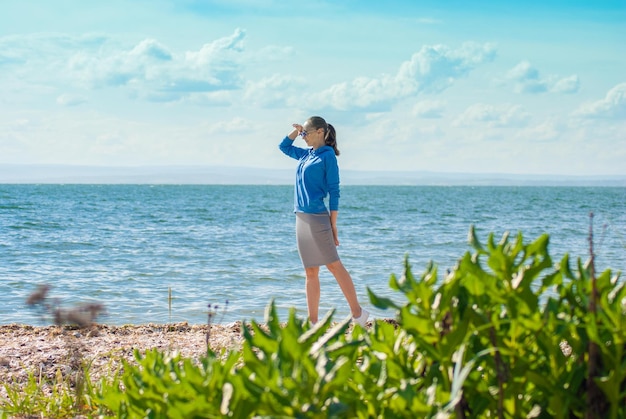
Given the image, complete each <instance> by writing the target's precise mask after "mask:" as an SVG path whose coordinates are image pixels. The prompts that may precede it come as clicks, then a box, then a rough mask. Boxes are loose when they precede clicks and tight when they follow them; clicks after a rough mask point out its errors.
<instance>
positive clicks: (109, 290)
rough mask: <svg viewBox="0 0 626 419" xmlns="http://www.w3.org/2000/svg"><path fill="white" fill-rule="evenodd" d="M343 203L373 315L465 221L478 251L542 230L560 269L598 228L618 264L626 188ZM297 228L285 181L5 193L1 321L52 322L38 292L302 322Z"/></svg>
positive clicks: (0, 226) (354, 190)
mask: <svg viewBox="0 0 626 419" xmlns="http://www.w3.org/2000/svg"><path fill="white" fill-rule="evenodd" d="M340 205H341V206H340V211H339V221H338V226H339V239H340V246H339V248H338V250H339V255H340V257H341V259H342V261H343V263H344V265H345V266H346V268H347V269H348V271H349V272H350V273H351V275H352V278H353V280H354V283H355V286H356V289H357V294H358V296H359V299H360V301H361V303H362V305H363V306H364V307H366V308H367V309H368V310H370V311H371V312H372V314H373V317H378V318H383V317H393V316H394V315H395V313H393V312H387V311H381V310H377V309H375V308H374V307H372V305H371V304H370V302H369V299H368V293H367V290H368V289H369V290H371V291H372V292H374V293H375V294H377V295H379V296H385V297H388V298H392V299H394V300H397V301H399V302H401V301H402V298H403V297H402V296H401V295H399V294H397V293H396V292H394V291H392V290H391V289H390V288H389V279H390V276H391V275H392V274H395V275H401V274H402V271H403V264H404V260H405V258H408V261H409V263H410V264H411V266H412V270H413V273H414V274H418V275H419V274H421V273H422V272H423V271H424V270H425V269H426V266H427V265H428V264H429V262H433V263H435V264H436V265H437V266H438V269H439V275H440V277H441V278H443V275H444V273H445V272H446V270H447V269H450V268H452V267H453V266H454V265H455V264H456V262H457V261H458V260H459V259H460V258H461V257H462V256H463V255H464V254H465V253H466V252H471V251H472V248H471V247H470V246H469V244H468V241H467V238H468V232H469V230H470V227H471V226H474V228H475V230H476V232H477V234H478V237H479V239H480V240H481V241H483V242H484V241H485V240H486V239H487V237H488V235H489V234H490V233H493V234H494V235H495V238H496V241H497V240H499V239H500V238H501V237H502V236H503V235H504V234H506V233H507V232H508V233H510V234H511V235H513V236H515V235H517V234H518V233H519V232H521V233H522V234H523V236H524V239H525V241H527V242H530V241H532V240H535V239H536V238H538V237H539V236H540V235H542V234H544V233H547V234H549V235H550V245H549V250H550V254H551V256H552V258H553V260H554V261H555V262H557V261H559V260H560V259H561V258H562V257H563V256H564V255H565V254H566V253H567V254H569V255H570V258H571V259H572V260H573V261H576V259H577V258H580V259H581V260H582V261H586V260H588V259H589V255H590V246H589V243H590V242H589V238H590V231H592V232H593V243H594V251H595V255H596V259H595V260H596V270H598V271H604V270H605V269H611V270H612V271H613V272H616V273H617V272H618V271H622V272H623V271H624V269H625V268H626V188H624V187H595V186H594V187H567V186H550V187H544V186H387V185H376V186H358V185H348V186H343V187H342V190H341V203H340ZM591 214H593V217H592V216H591ZM294 224H295V217H294V214H293V187H292V186H290V185H249V186H246V185H147V184H142V185H127V184H117V185H85V184H14V185H12V184H1V185H0V296H1V298H2V304H0V324H4V325H6V324H28V325H47V324H52V322H53V320H52V319H51V318H50V316H49V315H48V313H47V312H46V311H45V310H42V309H41V308H37V307H36V306H29V305H27V304H26V299H27V298H28V296H29V295H30V294H31V293H32V292H33V291H35V290H36V289H37V287H38V286H40V285H42V284H46V285H49V286H50V287H51V288H50V291H49V301H50V302H52V303H53V304H54V305H56V306H60V307H65V308H71V307H74V306H75V305H77V304H81V303H100V304H103V305H104V307H105V309H106V313H105V314H103V315H101V316H100V317H99V318H98V322H100V323H105V324H112V325H123V324H148V323H157V324H164V323H174V322H188V323H189V324H202V323H206V322H207V321H209V317H211V321H212V322H213V323H230V322H235V321H250V320H255V321H258V322H263V321H264V318H265V317H264V316H265V311H266V309H267V307H268V305H269V304H270V302H272V301H273V302H274V304H275V306H276V308H277V311H278V314H279V316H280V317H281V319H284V320H286V319H287V316H288V313H289V311H290V310H295V313H296V315H298V316H301V317H303V318H304V317H306V297H305V289H304V274H303V269H302V267H301V263H300V259H299V256H298V252H297V249H296V243H295V232H294V227H295V225H294ZM320 279H321V304H320V312H321V313H322V314H324V313H327V312H328V311H330V310H335V314H334V318H336V319H342V318H345V317H346V316H348V315H349V314H350V313H349V309H348V305H347V303H346V301H345V299H344V297H343V295H342V293H341V291H340V289H339V286H338V285H337V283H336V282H335V280H334V278H333V277H332V275H330V273H329V272H328V271H327V270H326V269H325V268H322V269H321V275H320ZM620 280H623V278H620ZM209 314H211V315H209Z"/></svg>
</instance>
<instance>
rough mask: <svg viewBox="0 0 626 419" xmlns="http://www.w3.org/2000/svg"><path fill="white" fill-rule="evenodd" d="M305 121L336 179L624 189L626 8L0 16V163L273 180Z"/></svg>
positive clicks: (141, 6) (569, 4)
mask: <svg viewBox="0 0 626 419" xmlns="http://www.w3.org/2000/svg"><path fill="white" fill-rule="evenodd" d="M510 3H514V4H510ZM310 115H321V116H323V117H325V118H326V119H327V120H328V121H329V122H331V123H332V124H334V125H335V127H336V129H337V133H338V143H339V148H340V149H341V151H342V155H341V156H340V160H339V161H340V165H341V167H342V168H343V169H352V170H426V171H435V172H469V173H511V174H539V175H541V174H545V175H583V176H587V175H626V2H624V1H623V0H622V1H584V2H583V1H550V0H548V1H518V2H488V1H474V2H472V1H469V2H461V1H453V2H444V1H419V2H418V1H406V2H403V1H385V2H382V1H357V0H348V1H341V0H332V1H331V0H327V1H321V0H312V1H279V0H257V1H253V0H221V1H207V0H182V1H173V0H172V1H167V0H151V1H147V0H146V1H141V0H138V1H132V2H131V1H118V0H109V1H106V2H95V1H70V0H67V1H63V0H45V1H40V0H33V1H28V2H25V1H19V0H2V1H1V2H0V164H63V165H66V164H69V165H95V166H111V165H113V166H115V165H121V166H142V165H203V166H211V165H227V166H241V167H255V168H259V167H260V168H278V169H284V168H290V167H293V161H291V160H290V159H289V158H287V157H285V156H284V155H282V154H281V153H280V152H279V151H278V148H277V145H278V143H279V142H280V140H281V139H282V138H283V136H284V135H285V134H286V133H287V132H288V131H289V130H290V127H291V124H292V123H293V122H300V123H302V122H304V120H305V119H306V118H307V117H308V116H310ZM299 141H300V140H299ZM299 144H301V145H304V143H302V142H300V143H299Z"/></svg>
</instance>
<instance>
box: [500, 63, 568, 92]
mask: <svg viewBox="0 0 626 419" xmlns="http://www.w3.org/2000/svg"><path fill="white" fill-rule="evenodd" d="M506 79H507V80H508V81H509V82H511V83H513V85H514V89H515V91H516V92H517V93H544V92H554V93H576V92H577V91H578V89H579V88H580V81H579V79H578V76H577V75H575V74H574V75H571V76H568V77H559V76H556V75H550V76H547V77H542V76H541V75H540V74H539V70H538V69H537V68H535V67H534V66H533V65H532V64H531V63H529V62H528V61H522V62H520V63H519V64H517V65H516V66H515V67H513V68H512V69H510V70H509V71H508V73H507V75H506Z"/></svg>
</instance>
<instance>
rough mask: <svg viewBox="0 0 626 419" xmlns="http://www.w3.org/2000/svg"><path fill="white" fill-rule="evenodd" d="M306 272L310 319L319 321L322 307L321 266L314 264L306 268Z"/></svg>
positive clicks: (314, 321)
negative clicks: (318, 317)
mask: <svg viewBox="0 0 626 419" xmlns="http://www.w3.org/2000/svg"><path fill="white" fill-rule="evenodd" d="M304 271H305V274H306V303H307V307H308V310H309V321H310V322H311V323H317V316H318V312H319V308H320V268H319V266H313V267H311V268H305V269H304Z"/></svg>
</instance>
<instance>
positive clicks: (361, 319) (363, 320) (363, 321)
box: [352, 308, 370, 327]
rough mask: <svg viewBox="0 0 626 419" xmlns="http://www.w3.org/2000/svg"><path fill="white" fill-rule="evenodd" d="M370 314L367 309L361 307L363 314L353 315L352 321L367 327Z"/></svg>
mask: <svg viewBox="0 0 626 419" xmlns="http://www.w3.org/2000/svg"><path fill="white" fill-rule="evenodd" d="M369 316H370V313H368V311H367V310H365V309H364V308H361V315H360V316H359V317H353V318H352V321H353V322H355V323H358V324H360V325H361V327H365V325H366V324H367V318H368V317H369Z"/></svg>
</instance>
